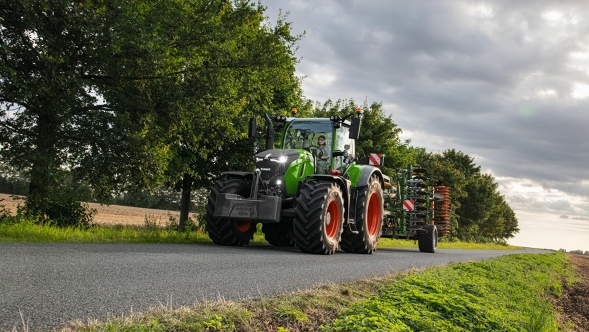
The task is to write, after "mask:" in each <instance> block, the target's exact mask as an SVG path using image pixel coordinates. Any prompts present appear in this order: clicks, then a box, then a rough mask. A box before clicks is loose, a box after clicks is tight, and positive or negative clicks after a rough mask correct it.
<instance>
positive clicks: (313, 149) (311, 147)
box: [307, 145, 319, 156]
mask: <svg viewBox="0 0 589 332" xmlns="http://www.w3.org/2000/svg"><path fill="white" fill-rule="evenodd" d="M307 149H308V150H309V152H311V153H312V154H313V156H317V150H319V147H318V146H317V145H309V147H308V148H307Z"/></svg>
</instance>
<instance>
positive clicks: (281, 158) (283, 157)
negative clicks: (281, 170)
mask: <svg viewBox="0 0 589 332" xmlns="http://www.w3.org/2000/svg"><path fill="white" fill-rule="evenodd" d="M278 162H279V163H285V162H286V156H281V157H280V158H278Z"/></svg>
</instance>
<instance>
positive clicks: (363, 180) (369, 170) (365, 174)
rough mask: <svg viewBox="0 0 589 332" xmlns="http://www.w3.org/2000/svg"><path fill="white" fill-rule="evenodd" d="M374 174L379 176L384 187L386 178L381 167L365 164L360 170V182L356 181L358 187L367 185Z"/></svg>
mask: <svg viewBox="0 0 589 332" xmlns="http://www.w3.org/2000/svg"><path fill="white" fill-rule="evenodd" d="M372 175H376V176H377V177H378V181H379V182H380V186H381V188H383V189H384V178H383V176H382V172H381V171H380V169H378V168H376V167H374V166H370V165H365V166H364V167H362V170H361V171H360V177H358V182H357V183H356V188H360V187H365V186H367V185H368V182H369V181H370V178H371V177H372Z"/></svg>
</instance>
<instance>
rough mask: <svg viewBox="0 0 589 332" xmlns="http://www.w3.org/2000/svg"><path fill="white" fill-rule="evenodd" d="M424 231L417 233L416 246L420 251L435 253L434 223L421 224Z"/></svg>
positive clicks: (435, 234) (435, 235) (436, 238)
mask: <svg viewBox="0 0 589 332" xmlns="http://www.w3.org/2000/svg"><path fill="white" fill-rule="evenodd" d="M423 229H424V230H425V233H421V234H419V236H418V238H417V246H418V247H419V251H421V252H429V253H432V254H433V253H435V252H436V249H437V248H438V228H437V227H436V226H435V225H425V226H423Z"/></svg>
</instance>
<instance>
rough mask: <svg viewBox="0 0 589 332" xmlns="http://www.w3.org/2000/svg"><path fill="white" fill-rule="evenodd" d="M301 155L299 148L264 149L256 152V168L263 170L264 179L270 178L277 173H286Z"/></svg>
mask: <svg viewBox="0 0 589 332" xmlns="http://www.w3.org/2000/svg"><path fill="white" fill-rule="evenodd" d="M299 156H300V153H299V151H297V150H278V149H270V150H264V151H262V152H260V153H258V154H256V168H258V169H260V171H261V172H262V174H261V177H262V180H266V181H268V180H270V179H272V178H273V177H275V176H277V175H284V173H285V172H286V170H287V169H288V166H289V165H290V164H292V162H293V161H295V160H297V159H298V158H299Z"/></svg>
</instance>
